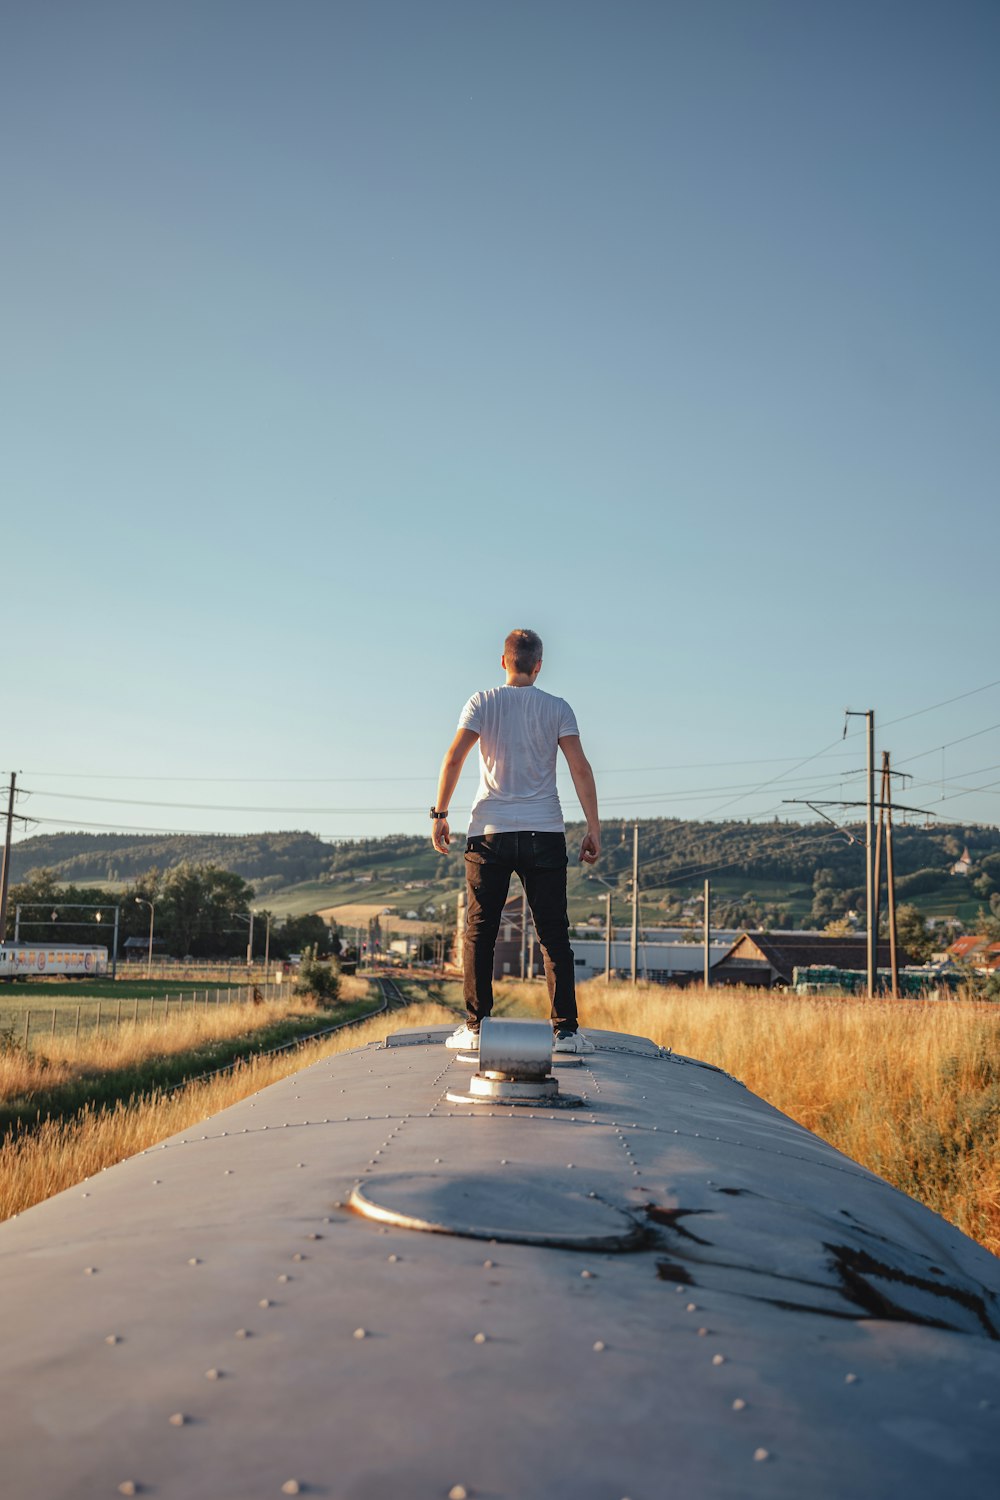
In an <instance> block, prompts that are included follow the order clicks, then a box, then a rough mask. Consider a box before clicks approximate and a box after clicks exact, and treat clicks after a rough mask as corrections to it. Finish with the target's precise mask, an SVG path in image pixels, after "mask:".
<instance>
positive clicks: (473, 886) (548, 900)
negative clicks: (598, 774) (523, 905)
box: [463, 830, 577, 1031]
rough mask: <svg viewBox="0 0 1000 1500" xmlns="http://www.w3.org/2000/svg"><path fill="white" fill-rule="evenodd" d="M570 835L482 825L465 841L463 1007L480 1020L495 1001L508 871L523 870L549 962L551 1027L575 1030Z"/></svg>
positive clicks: (518, 872) (472, 1023) (476, 1022)
mask: <svg viewBox="0 0 1000 1500" xmlns="http://www.w3.org/2000/svg"><path fill="white" fill-rule="evenodd" d="M567 864H568V859H567V855H566V835H565V834H563V833H532V832H531V831H530V830H529V831H527V832H523V833H522V832H517V833H484V834H478V835H476V836H475V837H473V838H470V839H469V840H468V842H467V843H466V846H465V877H466V886H467V889H468V906H467V909H466V918H465V947H464V951H463V964H464V988H465V1009H466V1011H467V1012H468V1018H469V1025H470V1026H471V1027H473V1028H474V1029H475V1028H478V1026H479V1023H480V1021H482V1020H483V1019H484V1018H485V1017H486V1016H488V1015H489V1014H490V1012H491V1011H492V1009H493V953H494V949H495V947H496V941H497V933H498V932H499V931H500V919H501V917H502V915H503V908H504V902H505V901H506V900H507V893H508V891H509V890H510V877H511V876H512V875H514V874H516V875H518V876H520V879H521V884H522V885H523V886H524V890H525V894H526V896H527V898H528V905H529V906H530V907H531V915H532V918H533V919H534V923H535V931H536V933H537V934H538V943H539V946H540V948H541V950H542V958H543V959H544V962H545V982H546V984H547V985H548V990H549V1004H550V1008H551V1014H552V1024H553V1026H554V1027H556V1028H557V1029H558V1028H562V1027H565V1028H567V1029H568V1030H570V1031H575V1030H576V1027H577V1020H576V974H575V971H574V965H573V949H572V948H571V947H570V944H569V914H568V912H567V910H566V866H567Z"/></svg>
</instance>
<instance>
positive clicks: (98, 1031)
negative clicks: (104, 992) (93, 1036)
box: [96, 1000, 103, 1035]
mask: <svg viewBox="0 0 1000 1500" xmlns="http://www.w3.org/2000/svg"><path fill="white" fill-rule="evenodd" d="M102 1004H103V1001H101V1000H98V1002H97V1027H96V1031H97V1034H98V1035H100V1031H101V1005H102Z"/></svg>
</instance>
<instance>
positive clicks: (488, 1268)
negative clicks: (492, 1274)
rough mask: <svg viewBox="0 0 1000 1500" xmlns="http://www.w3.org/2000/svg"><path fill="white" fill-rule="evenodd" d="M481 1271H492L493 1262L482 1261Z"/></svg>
mask: <svg viewBox="0 0 1000 1500" xmlns="http://www.w3.org/2000/svg"><path fill="white" fill-rule="evenodd" d="M483 1269H484V1270H485V1271H492V1269H493V1262H492V1261H491V1260H484V1261H483Z"/></svg>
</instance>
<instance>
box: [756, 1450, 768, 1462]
mask: <svg viewBox="0 0 1000 1500" xmlns="http://www.w3.org/2000/svg"><path fill="white" fill-rule="evenodd" d="M753 1457H754V1463H758V1464H762V1463H764V1461H765V1460H766V1459H768V1458H770V1457H771V1455H770V1453H768V1451H767V1449H766V1448H755V1449H754V1450H753Z"/></svg>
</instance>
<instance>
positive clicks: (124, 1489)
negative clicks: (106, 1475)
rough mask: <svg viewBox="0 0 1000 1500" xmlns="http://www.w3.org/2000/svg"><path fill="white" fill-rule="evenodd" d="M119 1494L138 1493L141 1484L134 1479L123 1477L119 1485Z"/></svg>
mask: <svg viewBox="0 0 1000 1500" xmlns="http://www.w3.org/2000/svg"><path fill="white" fill-rule="evenodd" d="M118 1493H119V1495H138V1493H139V1486H138V1485H137V1484H136V1482H135V1480H134V1479H123V1480H122V1482H121V1484H120V1485H119V1486H118Z"/></svg>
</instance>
